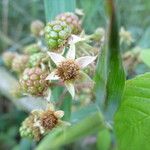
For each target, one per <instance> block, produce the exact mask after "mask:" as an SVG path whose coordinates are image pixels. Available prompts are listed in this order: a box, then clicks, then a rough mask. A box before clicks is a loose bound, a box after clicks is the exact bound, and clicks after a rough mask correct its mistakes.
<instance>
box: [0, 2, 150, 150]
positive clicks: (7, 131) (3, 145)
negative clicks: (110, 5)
mask: <svg viewBox="0 0 150 150" xmlns="http://www.w3.org/2000/svg"><path fill="white" fill-rule="evenodd" d="M116 4H117V8H118V18H119V22H120V26H123V27H124V28H125V29H126V30H128V31H130V32H131V34H132V36H133V39H134V42H133V43H132V44H131V45H130V46H129V47H128V49H126V48H122V51H123V52H124V51H127V50H130V49H132V48H134V47H135V46H136V47H137V46H139V47H141V48H149V47H150V42H149V37H150V15H149V11H150V1H149V0H144V1H143V0H134V1H133V0H117V3H116ZM76 6H77V8H80V9H82V10H83V12H84V14H85V16H84V18H83V28H84V29H85V32H86V33H87V34H90V33H92V32H94V30H95V29H96V28H98V27H105V25H106V23H107V16H106V12H105V6H104V2H103V0H82V1H81V0H77V4H76ZM53 9H55V8H53ZM36 19H39V20H42V21H43V22H44V23H45V22H46V20H45V12H44V3H43V1H41V0H26V1H24V0H0V53H1V54H2V53H3V52H4V51H5V50H10V51H19V50H21V49H22V48H23V47H24V45H26V44H29V43H31V42H32V41H33V40H34V38H33V37H32V35H31V34H30V23H31V22H32V21H33V20H36ZM0 65H1V66H3V62H2V59H1V57H0ZM146 70H148V68H147V67H145V66H143V65H141V66H140V67H138V68H137V71H136V72H137V74H138V73H142V72H145V71H146ZM1 77H2V78H3V76H2V75H1ZM0 80H3V79H0ZM0 84H1V83H0ZM26 116H27V114H26V113H25V112H23V111H21V110H18V109H16V107H15V106H14V104H12V103H11V102H10V101H9V99H8V97H6V96H5V94H3V92H1V91H0V150H17V149H18V147H19V148H20V149H21V150H29V149H31V147H30V146H31V144H30V143H31V141H28V140H26V139H24V140H20V137H19V133H18V128H19V126H20V123H21V122H22V121H23V120H24V118H25V117H26ZM27 143H28V144H27ZM32 146H34V143H32Z"/></svg>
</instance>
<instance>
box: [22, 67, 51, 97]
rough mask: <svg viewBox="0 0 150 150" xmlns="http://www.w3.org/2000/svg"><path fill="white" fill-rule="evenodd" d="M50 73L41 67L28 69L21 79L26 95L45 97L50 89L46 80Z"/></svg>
mask: <svg viewBox="0 0 150 150" xmlns="http://www.w3.org/2000/svg"><path fill="white" fill-rule="evenodd" d="M47 75H48V72H47V71H46V70H42V69H41V68H39V67H34V68H26V69H25V70H24V72H23V75H22V77H21V79H20V84H21V87H22V89H23V91H24V92H25V93H28V94H31V95H33V96H43V95H44V94H45V92H46V91H47V89H48V86H49V82H48V81H47V80H45V79H46V77H47Z"/></svg>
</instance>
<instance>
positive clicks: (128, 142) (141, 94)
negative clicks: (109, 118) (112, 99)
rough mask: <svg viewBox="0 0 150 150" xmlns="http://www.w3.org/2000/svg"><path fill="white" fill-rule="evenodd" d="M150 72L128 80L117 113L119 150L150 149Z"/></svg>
mask: <svg viewBox="0 0 150 150" xmlns="http://www.w3.org/2000/svg"><path fill="white" fill-rule="evenodd" d="M149 129H150V73H146V74H144V75H140V76H137V77H136V78H134V79H132V80H129V81H127V82H126V86H125V92H124V96H123V101H122V103H121V106H120V107H119V110H118V111H117V113H116V115H115V131H116V136H117V141H118V146H119V150H125V149H128V150H142V149H143V150H149V149H150V138H149V137H150V132H149Z"/></svg>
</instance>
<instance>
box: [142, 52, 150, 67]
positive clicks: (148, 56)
mask: <svg viewBox="0 0 150 150" xmlns="http://www.w3.org/2000/svg"><path fill="white" fill-rule="evenodd" d="M140 59H141V60H142V61H143V62H144V63H145V64H146V65H147V66H148V67H150V49H144V50H141V53H140Z"/></svg>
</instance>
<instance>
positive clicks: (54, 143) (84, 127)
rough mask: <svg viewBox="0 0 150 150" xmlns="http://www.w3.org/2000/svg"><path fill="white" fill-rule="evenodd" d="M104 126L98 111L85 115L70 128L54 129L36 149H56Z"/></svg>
mask: <svg viewBox="0 0 150 150" xmlns="http://www.w3.org/2000/svg"><path fill="white" fill-rule="evenodd" d="M104 128H105V124H104V121H103V118H102V116H101V114H100V113H99V112H98V113H95V114H93V115H90V116H88V117H86V118H85V119H83V120H82V121H81V122H79V123H77V124H75V125H73V126H71V127H70V128H67V129H65V130H63V129H56V131H55V132H53V133H49V134H48V136H46V137H45V138H44V140H43V141H41V142H40V144H39V145H38V147H37V149H36V150H43V149H44V150H49V149H50V148H51V149H56V148H58V147H61V146H63V145H66V144H69V143H71V142H73V141H76V140H78V139H79V138H81V137H84V136H86V135H89V134H92V133H95V132H96V131H99V130H101V129H104ZM56 132H57V133H56ZM54 134H55V135H54Z"/></svg>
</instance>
